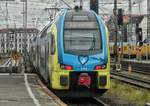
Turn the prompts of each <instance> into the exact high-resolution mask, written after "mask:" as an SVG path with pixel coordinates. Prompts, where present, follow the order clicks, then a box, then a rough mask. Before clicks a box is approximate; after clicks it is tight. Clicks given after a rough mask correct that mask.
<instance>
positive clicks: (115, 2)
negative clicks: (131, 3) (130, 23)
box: [114, 0, 118, 63]
mask: <svg viewBox="0 0 150 106" xmlns="http://www.w3.org/2000/svg"><path fill="white" fill-rule="evenodd" d="M114 19H115V43H114V48H115V49H114V54H115V63H117V61H118V59H117V58H118V53H117V36H118V26H117V0H114Z"/></svg>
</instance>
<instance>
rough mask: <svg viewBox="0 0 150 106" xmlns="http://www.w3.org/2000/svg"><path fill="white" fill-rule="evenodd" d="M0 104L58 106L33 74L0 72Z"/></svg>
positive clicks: (12, 105) (7, 105) (8, 105)
mask: <svg viewBox="0 0 150 106" xmlns="http://www.w3.org/2000/svg"><path fill="white" fill-rule="evenodd" d="M0 106H58V104H57V103H56V102H55V100H54V98H52V97H50V96H48V95H47V94H46V93H45V92H44V91H43V89H42V87H41V85H39V83H38V81H37V76H36V75H35V74H12V75H9V74H0Z"/></svg>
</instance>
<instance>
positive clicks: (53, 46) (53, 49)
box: [50, 34, 56, 55]
mask: <svg viewBox="0 0 150 106" xmlns="http://www.w3.org/2000/svg"><path fill="white" fill-rule="evenodd" d="M50 39H51V40H50V41H51V43H50V46H51V54H52V55H54V54H55V49H56V48H55V36H54V35H53V34H51V37H50Z"/></svg>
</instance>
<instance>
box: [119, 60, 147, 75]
mask: <svg viewBox="0 0 150 106" xmlns="http://www.w3.org/2000/svg"><path fill="white" fill-rule="evenodd" d="M121 64H122V68H123V69H124V70H125V71H127V69H128V66H129V64H131V67H132V71H133V72H136V73H140V74H145V75H150V63H139V62H130V61H121Z"/></svg>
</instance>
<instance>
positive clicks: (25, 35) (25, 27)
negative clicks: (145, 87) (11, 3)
mask: <svg viewBox="0 0 150 106" xmlns="http://www.w3.org/2000/svg"><path fill="white" fill-rule="evenodd" d="M24 19H25V26H24V32H25V34H24V38H25V39H24V60H25V61H24V65H25V72H26V58H27V57H26V53H27V44H26V41H27V0H25V18H24Z"/></svg>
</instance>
